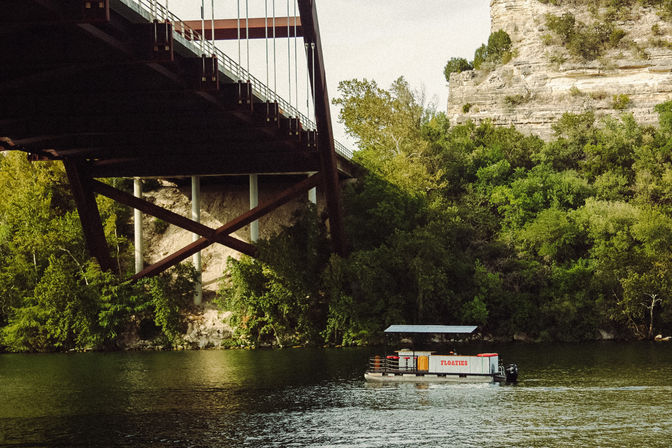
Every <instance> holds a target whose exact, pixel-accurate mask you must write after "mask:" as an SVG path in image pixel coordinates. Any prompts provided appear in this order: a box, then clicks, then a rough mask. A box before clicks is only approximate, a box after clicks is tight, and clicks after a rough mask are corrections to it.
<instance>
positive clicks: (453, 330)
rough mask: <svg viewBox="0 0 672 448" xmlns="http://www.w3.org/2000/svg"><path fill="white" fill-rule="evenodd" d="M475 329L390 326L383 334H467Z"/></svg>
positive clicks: (449, 326)
mask: <svg viewBox="0 0 672 448" xmlns="http://www.w3.org/2000/svg"><path fill="white" fill-rule="evenodd" d="M476 328H478V327H477V326H476V325H390V326H389V327H387V329H386V330H385V333H442V334H460V333H462V334H465V333H466V334H469V333H473V332H474V331H476Z"/></svg>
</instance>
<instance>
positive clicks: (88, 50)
mask: <svg viewBox="0 0 672 448" xmlns="http://www.w3.org/2000/svg"><path fill="white" fill-rule="evenodd" d="M299 3H300V6H302V5H301V3H305V5H303V6H302V8H303V10H305V11H303V10H302V19H304V20H303V21H302V23H303V25H304V26H303V30H304V31H303V32H304V33H306V34H307V35H308V37H307V38H308V39H311V37H310V36H313V37H312V39H313V40H312V41H313V42H314V41H315V40H317V43H318V44H319V31H317V23H316V20H313V19H316V16H314V17H313V16H312V15H311V17H307V18H304V17H303V16H304V13H306V12H307V11H311V13H312V12H314V5H313V4H312V2H311V1H308V0H301V1H300V2H299ZM173 26H174V25H173V24H172V23H166V22H160V23H159V22H150V21H149V20H148V18H147V17H146V16H145V15H143V12H142V11H140V10H139V9H138V7H137V6H135V7H134V2H131V1H130V0H104V1H94V2H91V1H83V0H24V1H21V2H17V1H16V0H0V66H1V67H2V70H0V98H1V101H0V149H15V150H21V151H25V152H27V153H29V155H30V157H31V159H32V160H62V161H63V163H64V165H65V167H66V171H67V174H68V178H69V180H70V183H71V187H72V190H73V194H74V197H75V200H76V203H77V207H78V209H79V213H80V218H81V220H82V225H83V228H84V233H85V236H86V240H87V245H88V247H89V250H90V251H91V253H92V254H93V255H94V256H96V257H97V258H98V260H99V262H100V264H101V266H102V267H104V268H106V269H111V268H112V266H113V263H112V260H111V258H110V255H109V250H108V248H107V244H106V242H105V238H104V235H103V230H102V226H101V223H100V216H99V215H98V210H97V207H96V203H95V195H94V193H97V194H103V195H106V196H109V197H111V198H113V199H115V200H117V201H120V202H122V203H125V204H127V205H129V206H131V207H135V208H138V209H141V210H142V211H143V212H145V213H148V214H151V215H154V216H157V217H159V218H161V219H164V220H165V221H167V222H170V223H172V224H175V225H177V226H180V227H182V228H185V229H188V230H190V231H192V232H195V233H197V234H199V235H201V236H202V238H201V240H198V241H197V242H196V243H194V245H191V246H189V247H187V248H184V249H183V250H182V251H179V252H178V253H177V254H173V255H171V256H170V257H168V258H167V259H165V260H162V261H161V262H159V263H158V265H156V266H153V267H150V268H152V269H149V268H148V269H149V270H148V269H146V270H145V271H146V272H145V271H143V273H142V275H152V274H156V273H158V272H161V271H162V270H164V269H166V268H168V267H170V266H172V265H174V264H175V263H177V262H179V261H180V260H182V259H184V258H186V257H187V256H189V255H190V254H191V253H194V252H196V251H198V250H201V249H202V248H204V247H207V245H209V244H212V243H215V242H217V243H221V244H225V245H227V246H229V247H232V248H234V249H236V250H239V251H241V252H243V253H247V254H250V255H253V254H254V248H253V247H252V246H251V245H249V244H248V243H245V242H243V241H240V240H237V239H235V238H233V237H231V236H229V234H230V233H231V232H233V231H235V230H236V229H238V228H240V227H242V226H244V225H246V224H247V223H249V222H251V221H254V220H255V219H258V218H259V217H260V216H261V215H263V214H264V213H267V212H269V211H271V210H272V209H274V208H275V207H277V206H279V205H281V204H283V203H285V202H287V201H288V200H290V199H292V198H294V197H296V196H298V195H299V194H301V193H303V192H305V191H307V190H309V189H310V188H312V187H314V186H316V185H318V184H319V185H320V186H321V187H322V188H324V191H325V196H326V198H327V209H328V213H329V218H330V227H331V231H332V237H333V239H334V242H335V246H336V247H335V249H336V250H337V251H338V252H340V253H343V252H344V250H345V249H344V242H343V241H344V240H343V236H342V228H341V225H340V222H341V217H340V213H341V211H340V203H339V198H338V194H339V193H338V191H337V190H338V176H339V173H340V175H341V176H348V175H349V174H350V173H351V170H352V169H353V166H352V164H351V162H349V161H348V159H347V158H345V157H343V156H340V155H338V156H337V155H336V153H335V152H334V143H333V137H332V133H331V123H330V118H329V117H328V115H327V117H326V119H325V118H321V117H320V115H321V114H320V111H319V110H318V108H325V102H324V101H322V100H320V98H316V111H317V113H316V117H317V130H315V129H304V127H303V126H302V124H301V121H300V120H299V119H298V118H297V117H296V115H294V116H292V111H290V110H286V108H284V107H283V104H282V103H281V104H278V103H277V102H271V101H266V98H262V97H261V94H259V93H258V88H257V86H255V85H253V82H250V81H249V80H248V79H243V80H238V79H236V76H234V73H235V68H231V67H229V68H228V69H227V66H226V64H225V61H222V60H221V59H222V58H221V56H219V57H218V56H217V55H212V54H209V55H207V56H206V55H199V54H197V53H196V52H195V51H194V42H195V41H196V40H197V39H194V38H193V36H192V39H189V38H188V37H189V35H188V33H187V32H185V30H184V29H182V30H181V33H180V34H174V33H173V32H172V31H173ZM306 27H309V28H312V29H313V32H312V33H313V34H311V30H310V29H306ZM196 44H197V45H198V42H196ZM318 59H319V61H318V64H317V65H316V71H317V75H318V76H317V81H316V85H315V86H314V89H315V93H316V97H321V96H324V97H325V99H326V88H324V79H323V78H324V68H323V64H321V63H322V60H321V57H320V58H318ZM238 73H239V72H238ZM320 83H322V84H321V85H322V87H321V86H320ZM320 104H322V105H321V106H320ZM326 108H327V111H326V113H327V114H328V101H327V102H326ZM323 113H324V112H323ZM326 126H328V128H327V127H326ZM252 173H254V174H264V173H268V174H271V173H273V174H307V173H319V174H317V175H314V176H312V177H310V178H308V179H307V180H305V181H302V182H299V183H298V184H297V185H296V186H295V187H293V188H290V189H289V190H288V191H285V192H282V193H281V194H279V195H278V197H277V198H275V199H274V200H272V201H269V202H268V203H266V204H261V205H260V206H259V207H256V208H255V209H253V210H251V211H250V212H249V213H246V214H244V215H242V216H241V217H239V218H236V219H235V220H233V221H232V222H231V223H228V224H227V225H225V226H223V227H222V228H220V229H209V228H207V227H205V226H202V225H200V224H198V223H195V222H194V221H191V220H186V219H185V218H182V217H179V216H177V215H175V214H171V212H169V211H168V210H164V209H159V208H158V207H155V206H153V205H152V204H149V203H147V202H145V201H142V200H134V199H132V196H130V195H128V194H126V193H124V192H121V191H118V190H114V189H112V188H111V187H109V186H107V185H105V184H103V183H101V182H98V181H95V180H94V178H105V177H181V176H193V175H243V174H252ZM138 201H139V202H138ZM334 232H336V233H334Z"/></svg>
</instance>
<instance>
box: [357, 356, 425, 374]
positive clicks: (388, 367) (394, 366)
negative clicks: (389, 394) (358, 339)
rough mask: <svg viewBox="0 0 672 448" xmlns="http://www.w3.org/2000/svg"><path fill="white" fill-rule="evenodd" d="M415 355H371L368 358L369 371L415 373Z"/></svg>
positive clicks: (416, 369)
mask: <svg viewBox="0 0 672 448" xmlns="http://www.w3.org/2000/svg"><path fill="white" fill-rule="evenodd" d="M417 361H418V360H417V356H398V355H387V356H380V355H376V356H372V357H371V358H369V371H370V372H379V373H415V372H417V371H418V368H417Z"/></svg>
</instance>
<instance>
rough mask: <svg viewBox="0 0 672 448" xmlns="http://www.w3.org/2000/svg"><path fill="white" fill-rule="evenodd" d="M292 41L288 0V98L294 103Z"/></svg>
mask: <svg viewBox="0 0 672 448" xmlns="http://www.w3.org/2000/svg"><path fill="white" fill-rule="evenodd" d="M291 48H292V46H291V40H290V39H289V0H287V85H288V87H289V90H288V93H287V98H288V99H289V102H290V104H291V102H292V51H291Z"/></svg>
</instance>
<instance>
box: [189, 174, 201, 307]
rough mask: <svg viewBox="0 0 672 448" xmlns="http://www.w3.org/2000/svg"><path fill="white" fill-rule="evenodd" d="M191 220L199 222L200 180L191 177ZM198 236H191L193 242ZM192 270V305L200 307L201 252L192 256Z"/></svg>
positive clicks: (196, 177)
mask: <svg viewBox="0 0 672 448" xmlns="http://www.w3.org/2000/svg"><path fill="white" fill-rule="evenodd" d="M191 219H192V220H194V221H196V222H198V223H200V222H201V178H200V177H199V176H191ZM199 238H200V235H198V234H196V233H194V234H193V235H192V240H193V241H198V239H199ZM192 260H193V263H194V268H195V269H196V285H195V291H194V305H200V304H201V303H202V302H203V282H202V279H203V272H202V266H201V252H200V251H198V252H196V253H195V254H194V255H193V258H192Z"/></svg>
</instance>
